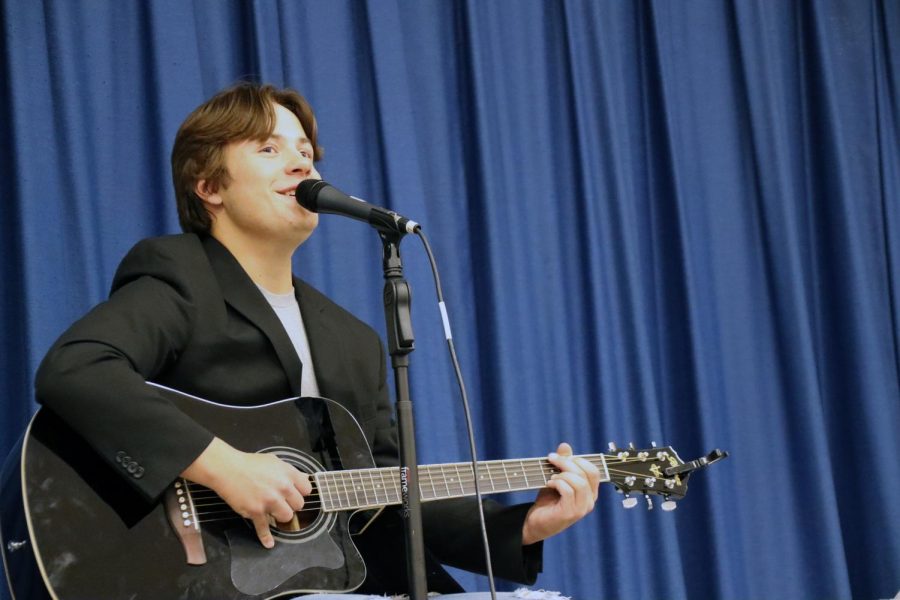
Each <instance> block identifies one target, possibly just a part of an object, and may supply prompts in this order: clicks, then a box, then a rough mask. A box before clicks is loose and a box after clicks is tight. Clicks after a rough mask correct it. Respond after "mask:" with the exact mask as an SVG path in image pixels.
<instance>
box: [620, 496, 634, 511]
mask: <svg viewBox="0 0 900 600" xmlns="http://www.w3.org/2000/svg"><path fill="white" fill-rule="evenodd" d="M622 506H624V507H625V508H634V507H635V506H637V498H632V497H631V496H629V495H628V494H625V497H624V498H622Z"/></svg>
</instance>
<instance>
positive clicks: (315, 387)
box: [256, 286, 319, 396]
mask: <svg viewBox="0 0 900 600" xmlns="http://www.w3.org/2000/svg"><path fill="white" fill-rule="evenodd" d="M256 287H258V288H259V289H260V291H261V292H262V293H263V296H265V297H266V300H268V301H269V304H270V305H271V306H272V309H273V310H274V311H275V314H276V315H278V318H279V319H280V320H281V324H282V325H283V326H284V330H285V331H286V332H287V334H288V337H290V338H291V343H293V344H294V350H295V351H296V352H297V356H298V357H300V362H301V363H303V372H302V374H301V378H300V394H301V395H302V396H318V395H319V384H318V383H317V382H316V371H315V369H314V368H313V361H312V355H311V354H310V352H309V340H308V339H307V338H306V327H304V326H303V315H301V314H300V305H299V304H297V297H296V296H294V292H288V293H287V294H273V293H272V292H270V291H269V290H267V289H265V288H263V287H260V286H256Z"/></svg>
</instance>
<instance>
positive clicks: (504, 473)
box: [500, 460, 512, 490]
mask: <svg viewBox="0 0 900 600" xmlns="http://www.w3.org/2000/svg"><path fill="white" fill-rule="evenodd" d="M500 466H501V467H503V476H504V477H506V489H508V490H511V489H512V484H511V483H510V482H509V472H508V471H507V470H506V461H502V460H501V461H500Z"/></svg>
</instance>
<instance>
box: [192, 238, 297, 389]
mask: <svg viewBox="0 0 900 600" xmlns="http://www.w3.org/2000/svg"><path fill="white" fill-rule="evenodd" d="M203 247H204V248H205V250H206V254H207V256H209V262H210V264H211V265H212V268H213V272H214V273H215V275H216V279H218V281H219V285H220V286H221V288H222V295H223V296H224V297H225V301H226V302H227V303H228V304H229V305H230V306H231V307H232V308H234V309H235V310H236V311H238V312H239V313H241V314H242V315H244V317H246V318H247V320H248V321H250V322H251V323H253V324H254V325H255V326H256V327H258V328H259V329H260V331H262V332H263V334H265V336H266V337H267V338H269V341H270V342H271V343H272V347H273V348H274V349H275V354H276V355H277V356H278V360H279V361H281V366H282V367H283V368H284V372H285V374H286V375H287V378H288V382H289V383H290V386H291V390H292V392H293V394H294V395H295V396H299V395H300V379H301V373H302V371H301V370H302V368H303V365H302V364H300V359H299V358H298V357H297V352H296V351H295V350H294V345H293V344H292V343H291V338H289V337H288V334H287V332H286V331H285V330H284V326H283V325H282V324H281V321H280V320H279V319H278V315H276V314H275V311H274V310H272V307H271V306H269V303H268V302H267V301H266V299H265V297H264V296H263V295H262V292H260V291H259V288H257V287H256V284H255V283H253V280H252V279H250V277H249V276H248V275H247V273H246V272H245V271H244V269H243V268H242V267H241V265H240V263H238V261H237V259H236V258H235V257H234V256H233V255H232V254H231V252H229V251H228V249H227V248H226V247H225V246H223V245H222V244H221V243H220V242H219V241H218V240H216V239H215V238H214V237H212V236H207V237H205V238H203Z"/></svg>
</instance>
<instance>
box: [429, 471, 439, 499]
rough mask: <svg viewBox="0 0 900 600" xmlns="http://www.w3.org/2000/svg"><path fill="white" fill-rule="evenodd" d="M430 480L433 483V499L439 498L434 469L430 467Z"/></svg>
mask: <svg viewBox="0 0 900 600" xmlns="http://www.w3.org/2000/svg"><path fill="white" fill-rule="evenodd" d="M428 479H429V480H430V482H431V497H432V498H437V497H438V493H437V488H435V487H434V469H433V468H431V467H429V469H428Z"/></svg>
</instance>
